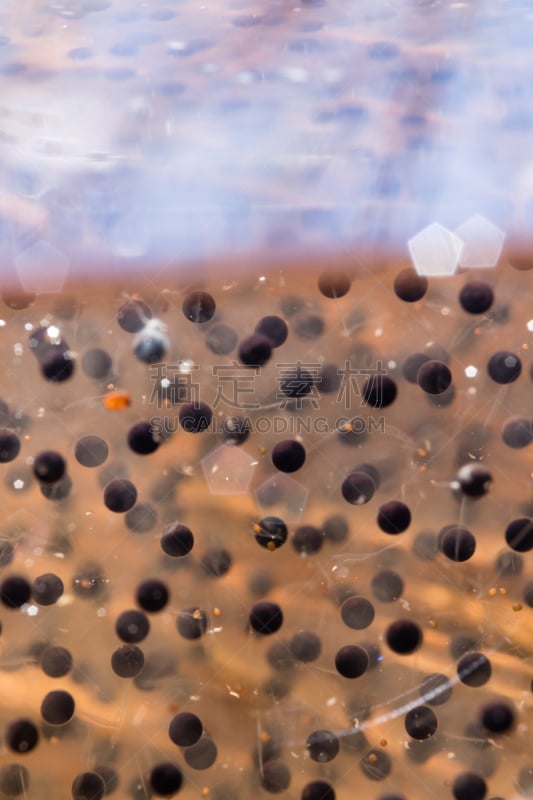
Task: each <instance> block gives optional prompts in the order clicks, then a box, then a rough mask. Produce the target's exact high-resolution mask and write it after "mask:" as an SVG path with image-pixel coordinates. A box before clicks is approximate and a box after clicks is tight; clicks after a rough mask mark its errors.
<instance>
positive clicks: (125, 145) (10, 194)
mask: <svg viewBox="0 0 533 800" xmlns="http://www.w3.org/2000/svg"><path fill="white" fill-rule="evenodd" d="M532 20H533V6H531V4H530V3H528V2H501V3H497V4H494V3H490V4H489V3H472V2H438V0H428V1H426V0H423V1H422V0H400V1H399V2H394V3H392V2H384V1H383V0H382V1H381V2H374V3H371V4H370V3H366V4H363V3H360V4H356V3H351V4H346V3H341V2H339V0H329V2H326V0H305V1H304V2H301V3H300V4H298V3H297V2H296V0H294V2H289V1H288V0H285V2H282V1H281V0H277V2H272V3H268V4H266V3H263V5H257V4H255V5H252V4H251V3H250V4H249V3H246V2H242V0H239V1H238V2H231V1H230V0H225V2H222V1H221V0H220V2H218V3H217V4H216V5H214V4H212V3H209V2H207V1H206V3H204V4H193V3H190V2H189V3H183V4H179V5H176V4H174V3H165V2H144V3H139V4H136V5H135V7H132V5H131V3H127V2H124V0H115V2H106V1H105V0H87V2H33V3H26V4H23V5H21V4H20V3H15V2H6V3H4V4H3V6H2V10H0V24H1V29H2V37H1V38H0V76H2V77H1V78H0V80H1V81H2V103H1V109H0V136H1V138H0V159H1V178H0V183H1V185H2V193H1V194H0V213H1V215H2V218H3V219H4V223H3V225H2V228H1V231H0V245H1V253H2V256H3V257H4V259H7V260H10V261H13V260H15V261H17V260H18V259H19V257H20V256H21V253H23V251H24V250H26V249H27V248H28V246H29V245H32V244H35V243H36V242H39V243H40V247H41V250H42V249H43V242H45V243H46V245H48V246H52V247H54V248H57V249H59V250H60V251H61V253H63V254H64V255H65V258H66V259H67V261H69V262H70V261H71V260H74V261H76V262H77V263H80V261H84V262H87V261H91V263H92V264H93V265H94V264H97V263H99V264H104V263H105V264H106V265H108V264H109V263H110V259H111V260H112V261H114V262H115V263H123V262H124V261H125V260H126V261H127V262H131V263H130V268H131V269H134V268H135V267H136V266H137V267H139V265H142V264H144V263H146V260H148V259H158V260H163V261H164V260H165V259H170V258H172V259H176V258H178V259H180V258H191V257H212V256H213V255H219V254H220V252H224V253H239V252H244V253H246V252H250V251H254V250H255V251H258V250H261V251H265V249H267V250H270V251H272V252H273V253H275V252H278V253H282V252H283V253H286V252H287V251H289V252H294V251H297V252H301V251H309V250H312V251H320V249H321V248H324V249H327V250H331V249H332V248H334V249H335V250H337V251H338V250H340V249H344V248H345V247H347V246H350V245H354V244H356V243H357V242H360V241H361V240H364V241H366V242H370V243H373V242H376V241H377V242H379V243H382V240H383V236H384V231H386V236H387V239H388V240H389V241H391V242H392V243H394V244H398V243H400V244H401V246H402V248H405V242H406V240H407V239H408V238H409V237H410V236H412V235H413V234H414V233H416V231H417V230H419V229H420V228H422V227H424V226H425V225H427V224H429V223H431V222H434V221H439V222H441V223H442V224H444V225H446V226H447V227H450V228H451V229H454V228H455V227H457V225H459V224H460V223H462V222H463V221H464V220H465V219H466V218H468V217H469V216H470V215H472V214H475V213H480V214H483V215H485V216H487V217H488V218H489V219H491V220H492V221H493V222H494V223H495V224H497V225H498V226H499V227H500V228H502V229H503V230H505V231H506V232H513V231H516V230H518V231H523V230H524V229H525V228H526V226H527V220H528V214H529V211H530V207H531V199H530V197H531V193H532V184H533V178H532V175H533V172H532V164H533V160H531V159H530V155H529V150H530V143H529V131H530V129H531V122H532V114H533V109H532V108H531V101H530V99H529V85H530V77H531V72H532V69H531V67H532V58H531V55H530V51H529V43H530V41H531V33H532V27H533V26H532ZM511 53H512V58H511V57H510V54H511ZM44 249H45V251H46V252H45V253H44V255H43V254H42V253H41V252H40V251H39V254H38V263H41V262H42V263H44V262H46V263H52V262H55V258H54V256H53V251H52V255H51V253H50V251H48V250H46V248H44ZM39 259H40V260H39Z"/></svg>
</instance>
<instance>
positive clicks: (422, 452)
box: [416, 447, 427, 458]
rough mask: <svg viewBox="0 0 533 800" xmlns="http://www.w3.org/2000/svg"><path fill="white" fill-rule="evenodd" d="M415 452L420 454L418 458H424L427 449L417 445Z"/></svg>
mask: <svg viewBox="0 0 533 800" xmlns="http://www.w3.org/2000/svg"><path fill="white" fill-rule="evenodd" d="M416 454H417V455H418V456H420V458H425V457H426V456H427V450H424V448H423V447H419V448H418V450H417V451H416Z"/></svg>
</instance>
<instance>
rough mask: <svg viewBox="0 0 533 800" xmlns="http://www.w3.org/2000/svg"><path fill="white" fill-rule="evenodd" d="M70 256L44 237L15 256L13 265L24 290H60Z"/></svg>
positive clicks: (63, 282) (38, 292)
mask: <svg viewBox="0 0 533 800" xmlns="http://www.w3.org/2000/svg"><path fill="white" fill-rule="evenodd" d="M69 266H70V258H69V257H68V256H67V255H66V254H65V253H63V251H62V250H59V248H57V247H54V245H53V244H50V242H47V241H46V240H45V239H39V241H37V242H35V243H34V244H32V245H31V246H30V247H27V248H26V249H25V250H22V251H21V252H20V253H18V254H17V255H16V256H15V267H16V270H17V275H18V278H19V280H20V283H21V286H22V288H23V289H24V291H25V292H35V293H36V294H41V293H48V292H50V293H55V292H60V291H61V290H62V289H63V286H64V284H65V280H66V277H67V275H68V270H69Z"/></svg>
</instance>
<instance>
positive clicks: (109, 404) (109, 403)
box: [102, 390, 131, 411]
mask: <svg viewBox="0 0 533 800" xmlns="http://www.w3.org/2000/svg"><path fill="white" fill-rule="evenodd" d="M102 405H103V406H104V408H106V409H107V410H108V411H124V409H125V408H128V406H131V395H130V393H129V392H122V391H120V390H118V391H116V392H109V394H106V395H105V397H104V398H103V400H102Z"/></svg>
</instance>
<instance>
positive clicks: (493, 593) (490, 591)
mask: <svg viewBox="0 0 533 800" xmlns="http://www.w3.org/2000/svg"><path fill="white" fill-rule="evenodd" d="M495 594H496V589H495V588H494V586H491V587H490V589H489V591H488V595H489V597H494V596H495Z"/></svg>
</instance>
